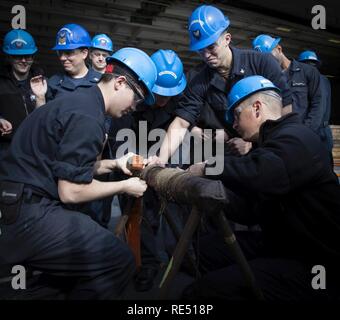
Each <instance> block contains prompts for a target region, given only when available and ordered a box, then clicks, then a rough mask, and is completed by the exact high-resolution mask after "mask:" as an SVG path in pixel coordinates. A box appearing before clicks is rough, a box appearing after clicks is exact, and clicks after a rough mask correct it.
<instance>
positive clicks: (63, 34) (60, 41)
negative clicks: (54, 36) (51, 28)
mask: <svg viewBox="0 0 340 320" xmlns="http://www.w3.org/2000/svg"><path fill="white" fill-rule="evenodd" d="M58 44H59V45H65V44H66V32H65V31H63V32H60V33H59V38H58Z"/></svg>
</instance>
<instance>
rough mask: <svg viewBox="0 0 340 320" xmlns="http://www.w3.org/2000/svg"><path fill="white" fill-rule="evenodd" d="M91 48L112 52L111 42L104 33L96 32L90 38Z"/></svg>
mask: <svg viewBox="0 0 340 320" xmlns="http://www.w3.org/2000/svg"><path fill="white" fill-rule="evenodd" d="M91 48H94V49H100V50H104V51H109V52H112V51H113V44H112V41H111V39H110V38H109V37H108V36H107V35H106V34H97V35H96V36H94V37H93V38H92V42H91Z"/></svg>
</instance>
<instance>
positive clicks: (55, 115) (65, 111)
mask: <svg viewBox="0 0 340 320" xmlns="http://www.w3.org/2000/svg"><path fill="white" fill-rule="evenodd" d="M104 107H105V106H104V99H103V96H102V93H101V91H100V89H99V88H98V86H93V87H92V88H86V89H79V90H77V92H75V93H72V94H69V95H67V96H65V97H60V98H58V99H55V100H53V101H51V102H49V103H47V104H46V105H45V106H42V107H41V108H39V109H37V110H36V112H34V113H32V114H31V115H30V116H29V117H28V118H27V119H26V120H25V121H24V122H23V123H22V125H21V126H20V127H19V129H18V130H17V133H16V135H15V136H14V139H13V143H12V144H11V147H10V151H9V155H8V157H7V158H6V159H5V160H4V161H3V162H2V163H1V165H0V182H2V183H4V185H5V187H6V182H12V183H18V184H24V195H23V205H22V207H21V209H20V213H19V215H18V216H17V217H16V219H14V220H15V221H12V223H11V224H5V223H2V219H0V225H1V226H0V227H1V230H2V235H1V241H0V263H1V264H7V265H15V264H24V265H27V266H29V267H32V268H34V269H38V270H42V271H43V272H44V273H46V274H52V275H54V276H63V277H67V279H70V283H71V281H72V279H73V280H75V283H74V285H73V286H72V287H71V290H70V291H69V292H68V294H69V295H68V297H69V298H75V299H79V298H80V299H109V298H117V297H119V295H120V294H121V293H122V290H123V289H124V287H125V286H126V284H127V282H128V281H129V279H130V277H131V276H132V273H133V272H134V268H135V267H134V266H135V264H134V258H133V256H132V254H131V252H130V250H129V248H128V247H127V245H126V244H124V243H123V242H121V241H120V240H119V239H117V238H116V237H115V236H114V235H113V234H112V233H111V232H110V231H108V230H106V229H104V228H103V227H101V226H100V225H99V224H98V223H96V222H95V221H93V220H92V219H91V218H90V217H89V216H87V215H85V214H83V213H81V212H77V211H73V210H69V209H67V206H65V205H64V204H63V203H61V202H60V199H59V194H58V180H59V179H63V180H67V181H70V182H73V183H80V184H87V183H90V182H91V181H92V180H93V170H94V169H93V167H94V163H95V162H96V158H97V156H98V154H99V153H100V152H101V150H102V147H103V141H104V139H105V128H104V122H105V115H104ZM0 200H1V199H0Z"/></svg>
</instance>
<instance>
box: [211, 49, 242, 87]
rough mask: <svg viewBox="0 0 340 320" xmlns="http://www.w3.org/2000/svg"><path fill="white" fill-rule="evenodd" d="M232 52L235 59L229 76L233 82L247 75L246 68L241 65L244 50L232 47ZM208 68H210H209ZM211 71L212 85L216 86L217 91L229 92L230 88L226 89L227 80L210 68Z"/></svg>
mask: <svg viewBox="0 0 340 320" xmlns="http://www.w3.org/2000/svg"><path fill="white" fill-rule="evenodd" d="M230 50H231V52H232V55H233V58H232V63H231V71H230V74H229V79H230V80H232V79H234V78H240V77H242V78H243V76H244V74H245V66H244V65H243V64H242V63H241V52H242V50H240V49H237V48H235V47H230ZM207 68H209V67H208V66H207ZM209 71H210V73H211V81H210V83H211V84H212V85H213V86H215V87H216V88H217V89H219V90H221V91H224V92H228V88H227V87H226V85H225V83H226V81H225V79H224V78H223V77H222V76H221V75H220V74H219V73H218V72H216V71H215V70H213V69H211V68H209Z"/></svg>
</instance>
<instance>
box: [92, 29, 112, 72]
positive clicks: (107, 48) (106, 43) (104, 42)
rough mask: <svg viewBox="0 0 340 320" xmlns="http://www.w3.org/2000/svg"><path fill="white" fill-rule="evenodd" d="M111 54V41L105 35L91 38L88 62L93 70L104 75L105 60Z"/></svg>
mask: <svg viewBox="0 0 340 320" xmlns="http://www.w3.org/2000/svg"><path fill="white" fill-rule="evenodd" d="M112 52H113V44H112V40H111V39H110V38H109V37H108V36H107V35H106V34H97V35H96V36H94V37H93V38H92V41H91V49H90V55H89V57H90V60H91V65H92V68H93V69H94V70H96V71H97V72H100V73H105V67H106V60H105V59H106V58H107V57H109V56H110V55H111V54H112Z"/></svg>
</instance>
